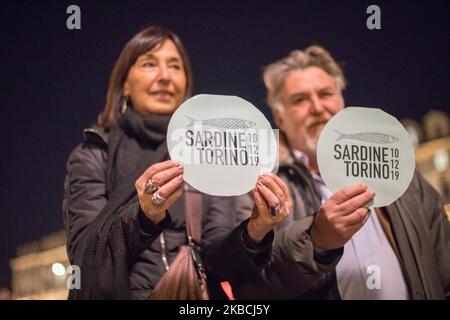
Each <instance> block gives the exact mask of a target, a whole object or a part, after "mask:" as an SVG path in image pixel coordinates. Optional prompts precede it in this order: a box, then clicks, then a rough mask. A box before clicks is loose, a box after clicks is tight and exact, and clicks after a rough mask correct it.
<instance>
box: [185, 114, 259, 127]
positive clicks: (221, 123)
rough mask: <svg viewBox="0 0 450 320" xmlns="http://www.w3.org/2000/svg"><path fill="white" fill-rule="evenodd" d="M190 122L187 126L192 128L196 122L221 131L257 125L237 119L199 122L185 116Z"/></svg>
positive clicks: (216, 119)
mask: <svg viewBox="0 0 450 320" xmlns="http://www.w3.org/2000/svg"><path fill="white" fill-rule="evenodd" d="M185 117H186V118H187V119H188V120H189V121H190V122H189V124H188V125H187V126H188V127H192V126H193V125H194V123H195V122H197V121H198V122H201V124H202V125H204V126H209V127H216V128H221V129H246V128H251V127H253V126H254V125H255V124H256V123H255V122H253V121H249V120H243V119H236V118H215V119H206V120H197V119H193V118H191V117H188V116H185Z"/></svg>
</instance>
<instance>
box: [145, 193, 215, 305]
mask: <svg viewBox="0 0 450 320" xmlns="http://www.w3.org/2000/svg"><path fill="white" fill-rule="evenodd" d="M202 200H203V199H202V194H201V193H199V192H195V191H193V190H192V189H189V190H186V192H185V202H184V207H185V214H186V236H187V242H188V244H187V245H182V246H180V249H179V251H178V254H177V256H176V257H175V259H174V260H173V262H172V263H171V265H170V267H169V270H168V271H167V272H166V273H165V274H164V275H163V276H162V278H161V279H160V280H159V282H158V284H157V285H156V286H155V288H154V289H153V291H152V293H151V294H150V295H149V297H148V299H149V300H208V299H209V296H208V290H207V287H206V274H205V270H204V269H203V264H202V261H201V258H200V254H199V252H198V246H199V245H200V244H201V229H202V216H203V205H202Z"/></svg>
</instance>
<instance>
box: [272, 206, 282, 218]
mask: <svg viewBox="0 0 450 320" xmlns="http://www.w3.org/2000/svg"><path fill="white" fill-rule="evenodd" d="M280 211H281V203H279V204H277V205H276V206H271V207H270V215H271V216H272V218H273V219H275V218H276V217H277V216H278V214H279V213H280Z"/></svg>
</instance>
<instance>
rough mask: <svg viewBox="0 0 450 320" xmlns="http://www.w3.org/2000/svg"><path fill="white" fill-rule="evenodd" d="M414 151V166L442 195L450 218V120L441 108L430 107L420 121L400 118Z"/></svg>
mask: <svg viewBox="0 0 450 320" xmlns="http://www.w3.org/2000/svg"><path fill="white" fill-rule="evenodd" d="M401 122H402V124H403V126H404V127H405V128H406V130H407V131H408V133H409V134H410V136H411V139H412V141H413V144H414V147H415V151H416V166H417V169H418V170H419V171H420V172H421V173H422V174H423V175H424V177H425V178H426V179H427V181H428V182H429V183H430V184H431V185H432V186H433V187H434V188H435V189H436V190H438V191H439V193H440V194H441V196H442V198H443V200H444V203H445V204H446V212H447V216H448V217H449V219H450V119H449V115H448V114H447V113H445V112H442V111H437V110H431V111H429V112H428V113H427V114H426V115H425V117H424V118H423V120H422V123H419V122H417V121H416V120H412V119H403V120H402V121H401Z"/></svg>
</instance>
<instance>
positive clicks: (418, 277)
mask: <svg viewBox="0 0 450 320" xmlns="http://www.w3.org/2000/svg"><path fill="white" fill-rule="evenodd" d="M292 164H293V161H292V158H290V159H288V163H287V164H285V169H286V168H287V170H283V171H282V173H281V174H280V176H281V177H282V179H283V180H284V181H285V182H286V183H287V185H288V188H289V191H290V196H291V198H292V201H293V207H292V212H291V215H290V216H289V217H288V219H287V220H286V221H283V223H282V224H281V225H279V226H278V228H277V231H276V233H275V239H274V243H273V254H272V261H271V263H270V264H269V265H268V266H267V267H266V268H264V269H263V270H262V271H261V272H260V273H259V274H258V275H256V276H254V277H251V278H248V279H246V281H245V282H240V283H237V284H235V286H234V291H235V295H236V296H237V297H238V298H244V299H255V298H262V299H292V298H299V299H339V298H340V295H339V291H338V289H337V281H336V272H335V266H336V264H337V263H338V261H339V259H340V256H341V254H342V251H341V252H338V251H335V252H333V253H332V254H331V255H330V256H329V257H328V258H327V260H325V261H324V260H321V257H318V256H317V255H315V253H314V249H313V245H312V242H311V237H310V235H309V231H310V229H311V226H312V223H313V220H314V214H315V212H317V208H318V204H317V202H314V201H311V199H314V198H317V197H319V194H318V193H317V191H315V190H314V188H313V187H311V184H312V177H311V176H310V175H309V171H308V170H307V169H306V168H305V167H304V166H302V165H300V164H297V165H298V166H299V167H300V169H301V170H300V171H303V172H302V176H303V178H305V177H306V178H305V179H306V181H303V182H299V179H297V178H295V177H294V175H292V174H290V173H289V172H291V173H292V171H291V170H289V167H290V166H292ZM308 176H309V177H310V178H308ZM308 179H309V180H310V181H309V182H310V183H308V181H307V180H308ZM308 199H309V200H308ZM305 200H307V201H305ZM252 206H253V202H252V200H251V198H250V197H247V199H241V206H240V208H241V209H240V210H241V212H240V214H241V215H249V214H250V212H251V207H252ZM383 210H385V212H387V216H388V217H389V219H390V225H391V228H392V232H393V235H394V238H395V242H396V245H397V247H398V250H399V254H400V257H401V260H402V263H401V264H402V265H403V267H404V269H403V273H404V276H405V281H406V282H407V286H408V289H409V297H410V299H443V298H444V294H445V293H448V292H450V222H449V221H448V220H447V218H446V215H445V212H444V209H443V203H442V200H441V198H440V196H439V194H438V193H437V192H436V191H435V190H434V189H433V188H432V187H431V186H430V185H429V184H428V183H427V182H426V181H425V179H424V178H423V177H422V176H421V175H420V174H419V173H418V172H415V174H414V177H413V179H412V181H411V184H410V186H409V188H408V189H407V190H406V192H405V193H404V194H403V195H402V196H401V197H400V198H399V199H398V200H397V201H395V202H394V203H392V204H391V205H389V206H388V207H386V208H383Z"/></svg>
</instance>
